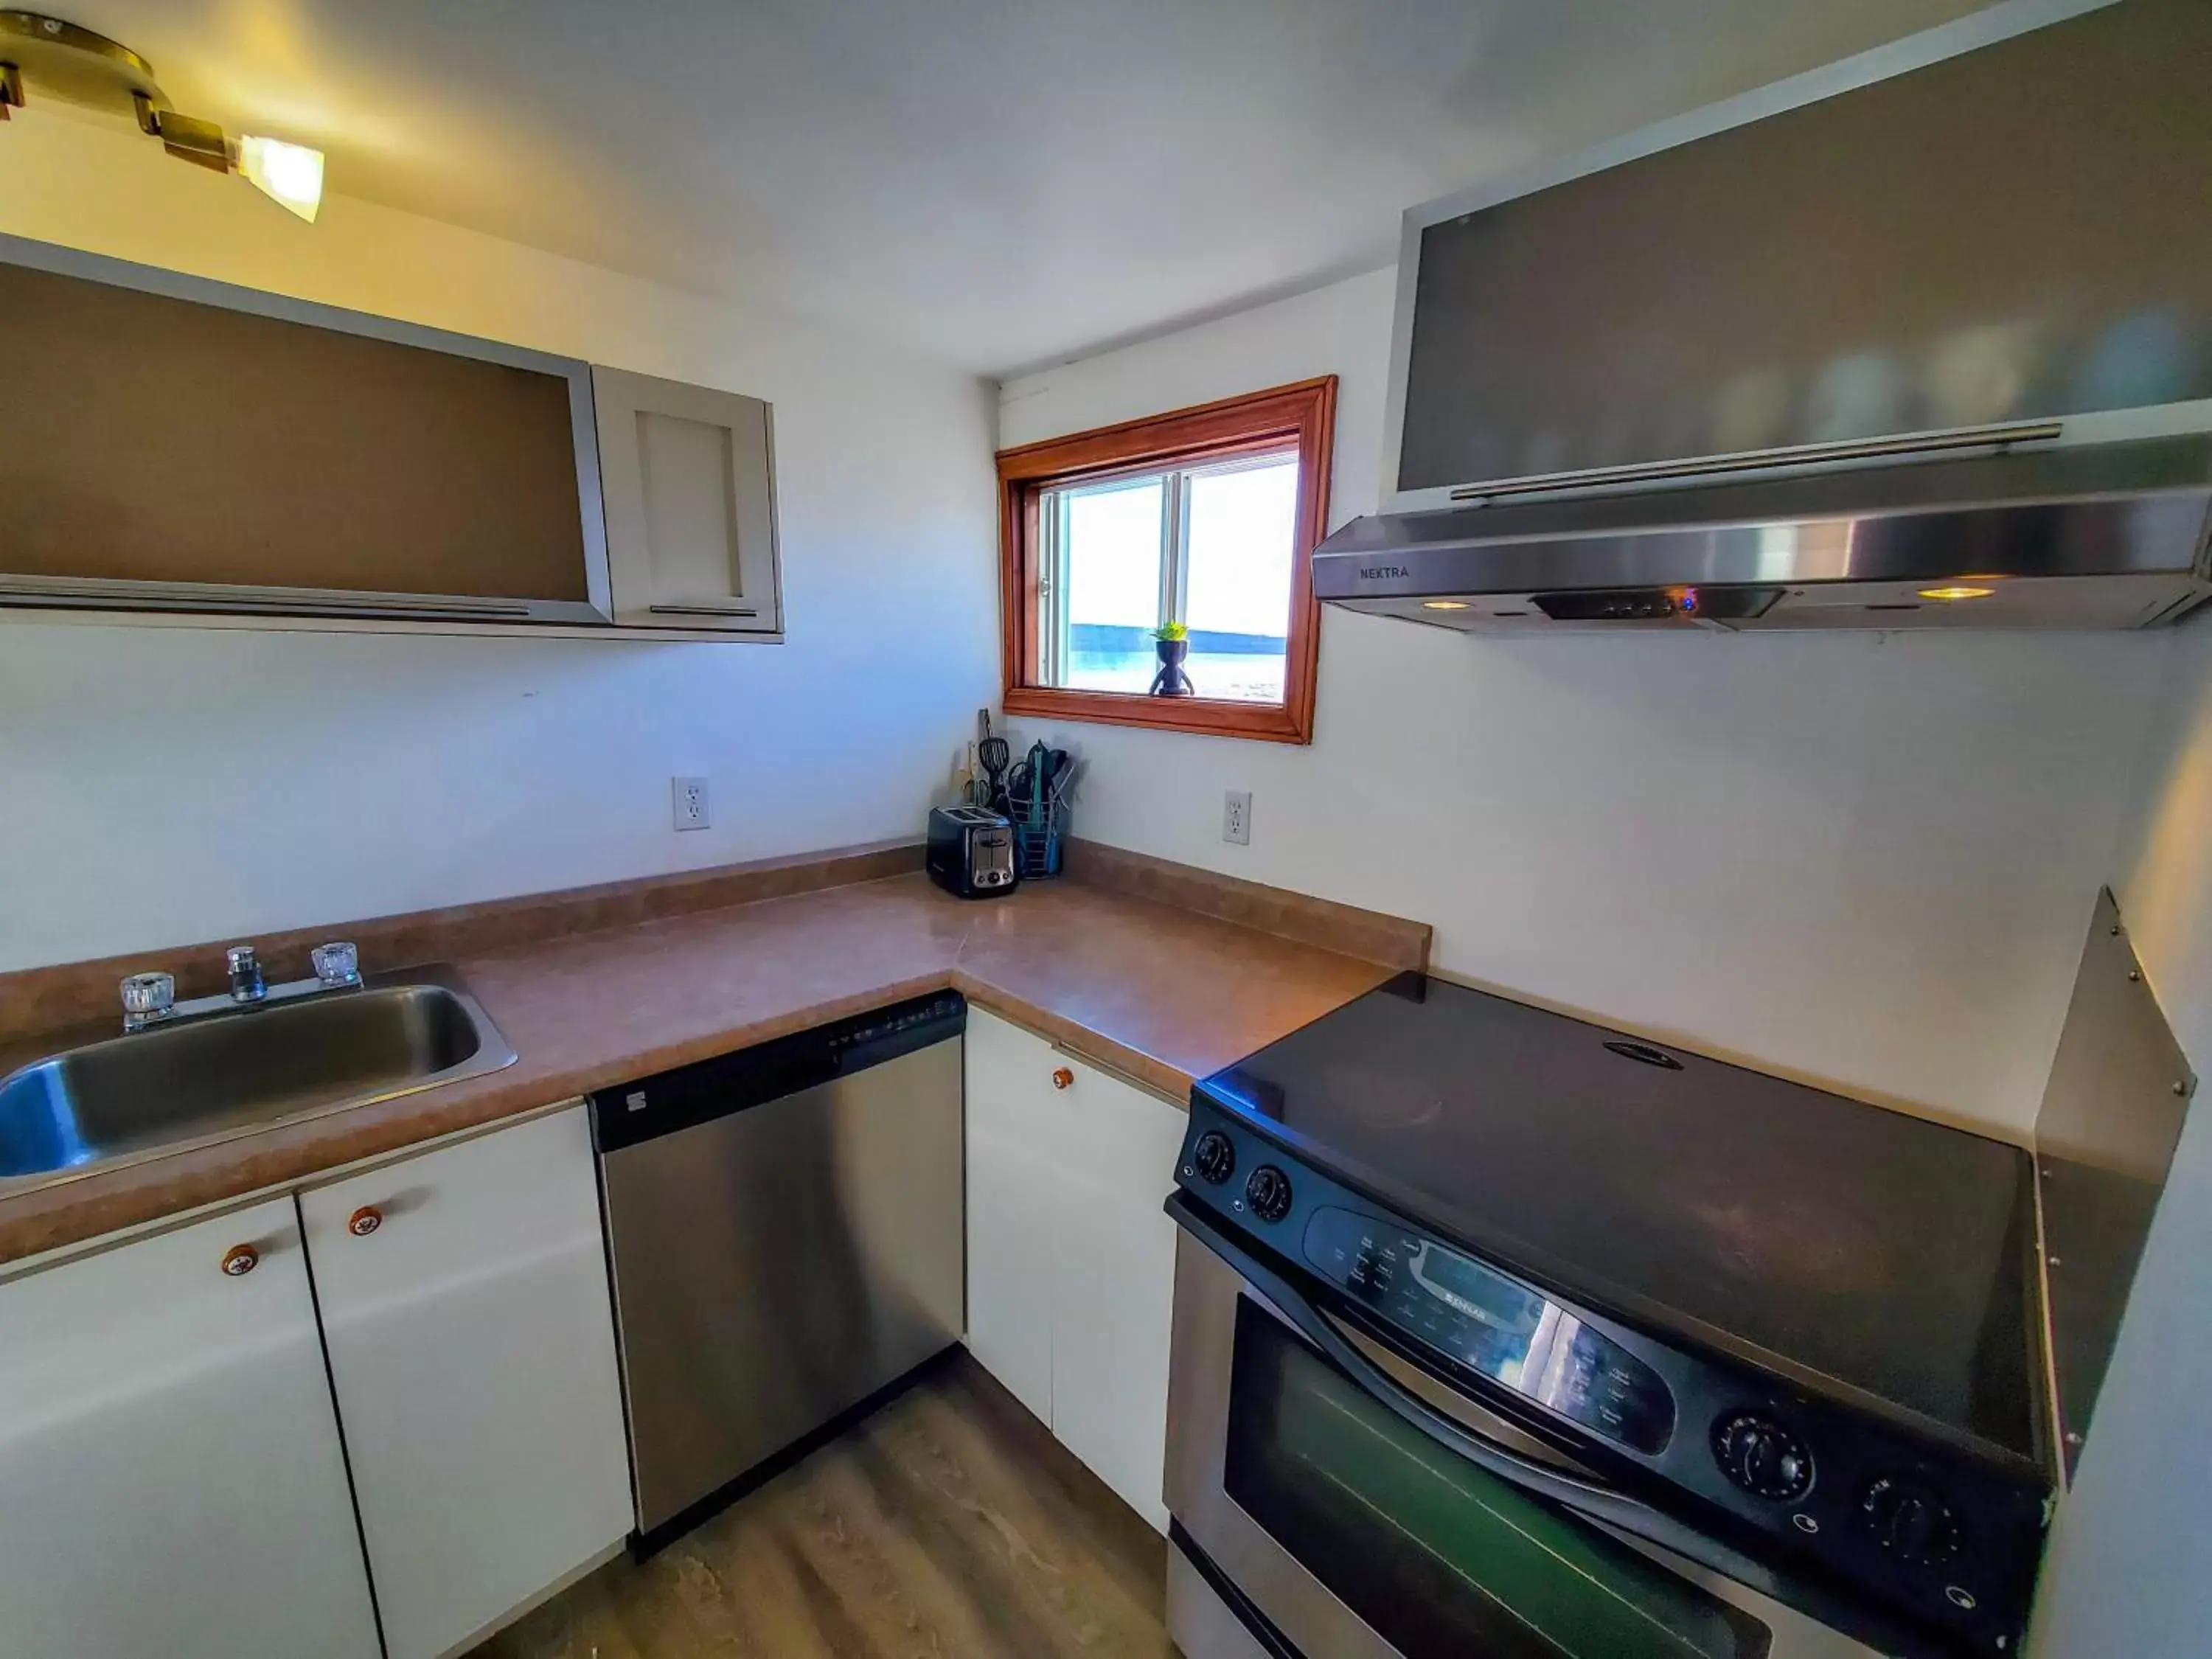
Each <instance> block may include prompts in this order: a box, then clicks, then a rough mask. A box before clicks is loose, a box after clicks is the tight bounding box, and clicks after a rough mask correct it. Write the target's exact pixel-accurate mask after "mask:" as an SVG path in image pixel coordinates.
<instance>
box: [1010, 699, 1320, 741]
mask: <svg viewBox="0 0 2212 1659" xmlns="http://www.w3.org/2000/svg"><path fill="white" fill-rule="evenodd" d="M1005 704H1006V713H1007V714H1027V715H1030V716H1031V717H1033V718H1036V719H1042V720H1089V721H1095V722H1097V723H1098V724H1101V725H1105V726H1150V727H1152V729H1153V730H1155V731H1160V732H1191V733H1194V734H1195V735H1197V736H1200V737H1211V738H1255V739H1257V740H1259V741H1261V742H1263V743H1298V744H1308V743H1311V742H1312V741H1313V709H1312V708H1311V706H1310V704H1309V705H1308V706H1306V707H1304V708H1297V707H1293V706H1290V705H1286V704H1283V703H1273V702H1212V701H1209V700H1208V699H1206V698H1204V697H1146V696H1136V695H1135V694H1133V693H1130V692H1122V691H1070V690H1061V689H1060V688H1058V687H1055V686H1043V685H1014V686H1009V687H1007V688H1006V697H1005Z"/></svg>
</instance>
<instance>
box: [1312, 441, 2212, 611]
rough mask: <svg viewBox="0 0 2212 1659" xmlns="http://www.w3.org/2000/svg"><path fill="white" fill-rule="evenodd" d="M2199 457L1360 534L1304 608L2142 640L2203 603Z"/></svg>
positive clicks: (1925, 465)
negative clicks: (2121, 633) (2110, 634)
mask: <svg viewBox="0 0 2212 1659" xmlns="http://www.w3.org/2000/svg"><path fill="white" fill-rule="evenodd" d="M2209 525H2212V437H2205V436H2186V437H2175V438H2162V439H2146V440H2142V441H2136V442H2132V443H2112V444H2104V445H2095V446H2091V445H2081V446H2076V447H2060V448H2047V449H2041V450H2036V451H2031V452H2022V451H2018V450H2015V451H2014V452H2012V453H2002V454H1995V455H1982V456H1977V457H1973V458H1970V459H1948V460H1939V461H1920V462H1914V463H1906V464H1893V465H1860V466H1857V467H1852V468H1850V469H1848V470H1843V471H1827V472H1817V473H1809V474H1803V475H1800V476H1796V477H1768V478H1753V479H1747V480H1727V481H1721V482H1714V483H1704V484H1689V485H1684V486H1678V487H1675V488H1671V489H1647V490H1644V491H1640V492H1626V493H1620V492H1617V493H1613V494H1606V495H1583V496H1579V497H1575V498H1571V499H1565V500H1560V499H1551V500H1542V501H1504V502H1500V503H1498V504H1496V505H1486V506H1480V507H1462V508H1459V509H1456V510H1452V511H1446V512H1437V513H1401V514H1395V515H1388V516H1379V517H1375V518H1367V519H1360V520H1355V521H1354V522H1353V523H1352V524H1350V525H1347V526H1345V527H1344V528H1343V529H1342V530H1340V531H1339V532H1337V533H1336V534H1335V535H1334V536H1331V537H1330V538H1328V540H1327V541H1325V542H1323V543H1322V545H1321V547H1320V549H1319V550H1317V551H1316V554H1315V555H1314V591H1315V592H1316V595H1318V596H1319V597H1320V598H1321V599H1324V600H1327V601H1329V602H1331V603H1334V604H1337V605H1343V606H1345V607H1346V608H1347V609H1350V610H1354V611H1371V612H1375V613H1376V614H1380V615H1383V616H1395V617H1406V618H1407V619H1409V620H1411V621H1414V622H1423V623H1433V624H1436V625H1437V626H1439V627H1444V628H1455V629H1463V630H1468V631H1478V630H1479V631H1491V630H1493V629H1495V630H1510V631H1517V632H1527V631H1529V630H1532V629H1543V628H1552V627H1560V626H1567V627H1591V628H1620V627H1638V626H1641V627H1661V628H1667V627H1673V628H1686V627H1706V628H1723V629H1835V628H1931V627H1934V628H1941V627H1960V626H1965V627H1980V628H2073V629H2124V628H2143V627H2148V626H2151V625H2154V624H2155V623H2166V622H2171V621H2173V620H2175V619H2176V618H2178V617H2181V616H2182V615H2184V614H2185V613H2186V612H2188V611H2191V610H2192V609H2193V608H2195V607H2196V606H2197V605H2199V604H2201V603H2203V600H2204V599H2206V598H2208V597H2212V571H2208V568H2207V548H2206V538H2207V531H2208V526H2209Z"/></svg>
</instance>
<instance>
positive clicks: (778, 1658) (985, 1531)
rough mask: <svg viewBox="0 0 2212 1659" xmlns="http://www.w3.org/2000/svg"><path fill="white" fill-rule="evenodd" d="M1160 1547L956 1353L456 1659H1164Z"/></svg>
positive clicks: (1168, 1657)
mask: <svg viewBox="0 0 2212 1659" xmlns="http://www.w3.org/2000/svg"><path fill="white" fill-rule="evenodd" d="M1166 1571H1167V1545H1166V1541H1164V1539H1162V1538H1161V1537H1160V1536H1159V1534H1157V1533H1155V1532H1154V1531H1152V1528H1150V1527H1149V1526H1147V1525H1146V1523H1145V1522H1143V1521H1141V1520H1140V1519H1139V1518H1138V1517H1137V1516H1135V1515H1134V1514H1133V1513H1132V1512H1131V1511H1130V1510H1129V1509H1128V1508H1127V1506H1126V1505H1125V1504H1122V1503H1121V1500H1120V1499H1119V1498H1115V1496H1114V1494H1113V1493H1112V1492H1110V1491H1109V1490H1108V1489H1107V1488H1106V1486H1104V1485H1103V1484H1102V1483H1101V1482H1100V1481H1099V1480H1098V1479H1097V1477H1096V1476H1095V1475H1093V1474H1091V1472H1090V1471H1089V1470H1088V1469H1086V1468H1084V1467H1083V1466H1082V1465H1081V1464H1080V1463H1079V1462H1076V1460H1075V1459H1074V1458H1073V1456H1071V1455H1069V1454H1068V1453H1067V1451H1066V1449H1064V1448H1062V1447H1061V1446H1060V1443H1058V1442H1057V1441H1055V1440H1054V1439H1053V1437H1052V1436H1051V1435H1050V1434H1049V1433H1048V1431H1046V1430H1045V1429H1044V1428H1043V1426H1042V1425H1040V1424H1039V1423H1038V1422H1037V1421H1036V1419H1035V1418H1033V1417H1031V1416H1030V1414H1029V1413H1027V1412H1026V1411H1024V1409H1023V1408H1022V1407H1020V1406H1019V1405H1018V1404H1017V1403H1016V1402H1015V1401H1014V1400H1013V1398H1012V1396H1011V1395H1008V1394H1007V1393H1006V1390H1005V1389H1002V1388H1000V1386H999V1384H998V1383H996V1382H994V1380H993V1379H992V1378H991V1377H990V1376H988V1375H987V1374H986V1373H985V1372H984V1371H983V1370H981V1368H980V1367H979V1366H977V1365H976V1364H975V1362H974V1361H973V1360H971V1359H969V1358H968V1357H967V1355H966V1354H965V1353H964V1352H963V1353H961V1354H958V1355H957V1356H955V1357H954V1358H952V1359H951V1360H950V1361H948V1362H946V1363H945V1364H942V1365H940V1366H939V1367H937V1368H936V1369H934V1370H932V1371H930V1372H929V1373H928V1374H927V1375H926V1376H924V1377H923V1378H922V1379H921V1381H920V1382H919V1383H916V1384H915V1386H914V1387H913V1388H912V1389H909V1390H908V1391H907V1392H906V1393H905V1394H902V1395H900V1396H899V1397H898V1398H897V1399H896V1400H894V1401H891V1402H890V1404H888V1405H886V1406H884V1407H883V1408H882V1409H881V1410H879V1411H878V1412H876V1413H874V1414H873V1415H872V1416H870V1417H869V1418H867V1419H866V1420H864V1421H863V1422H861V1423H860V1425H857V1426H856V1427H854V1428H853V1429H850V1430H848V1431H847V1432H846V1433H845V1434H843V1435H842V1436H841V1437H839V1438H837V1439H836V1440H834V1441H832V1442H830V1443H829V1444H828V1445H826V1446H824V1447H823V1448H822V1449H820V1450H818V1451H817V1452H816V1453H814V1455H812V1456H811V1457H809V1458H807V1459H806V1460H805V1462H802V1463H799V1464H798V1465H796V1466H795V1467H794V1468H790V1469H788V1470H786V1471H785V1472H784V1473H783V1474H780V1475H778V1476H777V1477H776V1478H775V1480H771V1481H769V1483H768V1484H766V1485H765V1486H762V1487H760V1488H759V1489H758V1490H757V1491H756V1492H751V1493H749V1494H748V1495H747V1496H745V1497H744V1498H740V1499H739V1500H738V1502H737V1503H736V1504H734V1505H733V1506H732V1507H731V1508H730V1509H729V1510H726V1511H724V1512H723V1513H722V1514H721V1515H720V1516H716V1517H715V1518H714V1519H713V1520H711V1521H709V1522H706V1523H705V1524H704V1525H703V1526H702V1527H700V1528H698V1529H697V1530H696V1531H694V1532H692V1533H690V1534H688V1535H687V1536H685V1537H684V1538H682V1539H680V1540H678V1541H677V1542H676V1543H674V1544H671V1545H670V1546H669V1547H667V1548H666V1549H665V1550H664V1551H662V1552H661V1553H659V1555H657V1556H655V1557H653V1559H651V1560H649V1561H647V1562H646V1563H645V1564H644V1565H633V1564H632V1563H631V1562H630V1561H629V1559H628V1558H627V1557H625V1558H623V1559H619V1560H617V1561H615V1562H613V1563H611V1565H607V1566H605V1567H603V1568H601V1569H600V1570H599V1571H597V1572H595V1573H593V1574H592V1575H591V1577H588V1578H585V1579H583V1580H581V1581H580V1583H576V1584H574V1585H573V1586H571V1587H570V1588H569V1589H567V1590H565V1591H563V1592H562V1594H561V1595H558V1596H556V1597H555V1598H554V1599H553V1600H552V1601H549V1602H547V1603H546V1604H545V1605H544V1607H540V1608H538V1610H537V1611H536V1612H535V1613H531V1614H529V1615H528V1616H527V1617H526V1618H525V1619H524V1620H521V1622H520V1623H519V1624H517V1625H514V1626H512V1627H511V1628H509V1629H507V1631H505V1632H501V1634H500V1635H498V1636H496V1637H495V1638H492V1639H491V1640H490V1641H489V1642H488V1643H486V1644H484V1645H483V1647H481V1648H478V1649H477V1650H476V1652H475V1653H474V1654H473V1655H472V1656H471V1659H708V1656H713V1659H756V1656H757V1659H923V1656H928V1659H970V1656H972V1659H1052V1656H1069V1659H1075V1656H1081V1659H1172V1656H1174V1654H1175V1652H1176V1650H1175V1648H1174V1647H1173V1646H1172V1645H1171V1644H1170V1643H1169V1641H1168V1638H1167V1632H1166V1629H1165V1627H1164V1625H1163V1623H1162V1599H1163V1595H1164V1582H1165V1575H1166Z"/></svg>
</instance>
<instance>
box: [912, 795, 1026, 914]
mask: <svg viewBox="0 0 2212 1659" xmlns="http://www.w3.org/2000/svg"><path fill="white" fill-rule="evenodd" d="M929 878H930V879H931V880H932V881H933V882H935V883H936V884H938V885H939V887H942V888H943V889H944V890H945V891H946V892H948V893H954V894H957V895H958V896H960V897H962V898H991V897H993V896H996V895H998V894H1000V893H1011V892H1012V891H1013V890H1014V884H1016V883H1017V882H1018V881H1019V880H1020V879H1021V878H1020V876H1019V874H1018V872H1016V871H1015V869H1014V826H1013V825H1012V823H1008V822H1007V820H1006V818H1004V817H1001V816H1000V814H998V813H996V812H991V811H985V810H984V809H983V808H982V807H980V806H933V807H932V808H930V811H929Z"/></svg>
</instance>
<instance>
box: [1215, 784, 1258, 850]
mask: <svg viewBox="0 0 2212 1659" xmlns="http://www.w3.org/2000/svg"><path fill="white" fill-rule="evenodd" d="M1221 839H1222V840H1224V841H1233V842H1236V843H1237V845H1238V846H1239V847H1249V846H1250V845H1251V844H1252V792H1251V791H1250V790H1249V789H1231V791H1230V792H1229V793H1227V794H1225V795H1224V796H1223V797H1222V798H1221Z"/></svg>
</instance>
